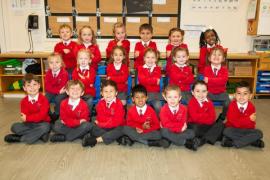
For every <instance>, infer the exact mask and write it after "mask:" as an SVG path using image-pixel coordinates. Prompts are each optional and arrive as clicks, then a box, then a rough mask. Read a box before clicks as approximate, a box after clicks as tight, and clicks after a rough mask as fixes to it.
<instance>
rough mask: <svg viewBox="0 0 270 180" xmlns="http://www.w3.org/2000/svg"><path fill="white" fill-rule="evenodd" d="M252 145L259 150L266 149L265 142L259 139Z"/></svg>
mask: <svg viewBox="0 0 270 180" xmlns="http://www.w3.org/2000/svg"><path fill="white" fill-rule="evenodd" d="M250 145H251V146H254V147H257V148H264V142H263V140H261V139H258V140H257V141H255V142H253V143H251V144H250Z"/></svg>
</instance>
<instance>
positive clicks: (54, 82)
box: [45, 68, 68, 94]
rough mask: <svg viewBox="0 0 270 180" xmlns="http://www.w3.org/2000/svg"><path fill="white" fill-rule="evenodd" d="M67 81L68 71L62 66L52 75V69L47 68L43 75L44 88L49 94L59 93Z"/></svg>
mask: <svg viewBox="0 0 270 180" xmlns="http://www.w3.org/2000/svg"><path fill="white" fill-rule="evenodd" d="M67 82H68V73H67V71H66V70H65V69H64V68H61V69H60V72H59V74H58V75H57V76H56V77H53V74H52V70H51V69H49V70H48V71H47V72H46V75H45V90H46V92H48V93H51V94H59V92H60V90H61V89H62V88H63V87H64V86H65V85H66V83H67Z"/></svg>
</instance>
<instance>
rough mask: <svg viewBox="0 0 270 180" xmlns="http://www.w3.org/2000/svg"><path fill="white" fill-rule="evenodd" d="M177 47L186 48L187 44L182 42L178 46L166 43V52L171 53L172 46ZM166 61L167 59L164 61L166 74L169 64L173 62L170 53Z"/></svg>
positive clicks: (168, 70) (169, 67)
mask: <svg viewBox="0 0 270 180" xmlns="http://www.w3.org/2000/svg"><path fill="white" fill-rule="evenodd" d="M177 47H180V48H185V49H188V46H187V44H185V43H182V44H180V45H179V46H174V45H172V44H167V46H166V52H169V51H170V52H171V53H172V51H173V50H174V48H177ZM166 61H167V63H166V74H168V73H169V72H170V69H171V66H172V64H173V59H172V54H171V55H170V56H169V57H167V58H166Z"/></svg>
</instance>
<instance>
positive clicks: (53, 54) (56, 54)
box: [47, 53, 65, 67]
mask: <svg viewBox="0 0 270 180" xmlns="http://www.w3.org/2000/svg"><path fill="white" fill-rule="evenodd" d="M47 59H48V62H50V61H52V59H57V60H58V61H60V62H61V67H65V64H64V61H63V59H62V55H61V54H59V53H51V54H50V55H49V56H48V58H47Z"/></svg>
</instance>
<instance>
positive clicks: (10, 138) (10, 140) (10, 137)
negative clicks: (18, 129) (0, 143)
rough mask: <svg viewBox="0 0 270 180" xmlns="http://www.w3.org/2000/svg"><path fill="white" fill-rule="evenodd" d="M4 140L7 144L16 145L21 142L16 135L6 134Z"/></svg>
mask: <svg viewBox="0 0 270 180" xmlns="http://www.w3.org/2000/svg"><path fill="white" fill-rule="evenodd" d="M4 140H5V141H6V142H7V143H18V142H21V136H19V135H17V134H8V135H6V136H5V138H4Z"/></svg>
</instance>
